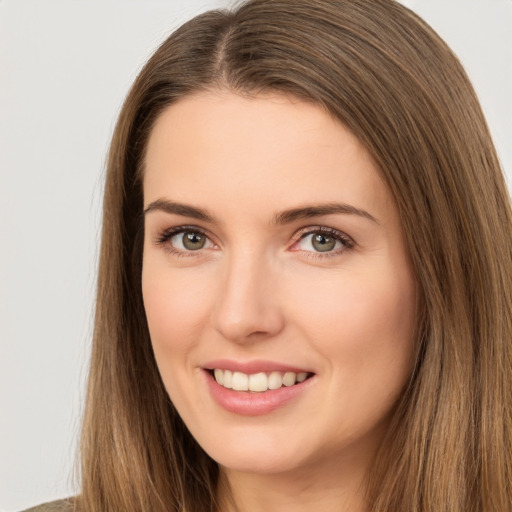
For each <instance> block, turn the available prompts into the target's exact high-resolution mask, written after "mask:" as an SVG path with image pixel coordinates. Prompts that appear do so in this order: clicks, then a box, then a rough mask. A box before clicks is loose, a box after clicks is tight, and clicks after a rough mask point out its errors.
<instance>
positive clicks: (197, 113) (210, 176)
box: [144, 92, 390, 210]
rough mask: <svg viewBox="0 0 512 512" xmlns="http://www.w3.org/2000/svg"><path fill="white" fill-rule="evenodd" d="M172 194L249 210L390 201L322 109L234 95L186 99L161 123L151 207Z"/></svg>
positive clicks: (151, 166)
mask: <svg viewBox="0 0 512 512" xmlns="http://www.w3.org/2000/svg"><path fill="white" fill-rule="evenodd" d="M166 196H170V197H171V198H172V199H179V200H180V201H189V202H192V203H194V202H197V200H198V199H200V200H201V202H202V203H203V206H216V207H218V205H219V201H224V202H229V203H235V202H237V201H235V198H236V199H237V200H242V202H241V204H243V205H244V208H245V209H249V207H250V206H252V205H258V206H259V207H260V209H261V208H263V207H268V208H269V209H270V208H275V209H282V208H286V207H293V206H296V205H297V204H301V203H311V202H329V201H332V202H334V201H346V202H354V201H355V202H357V203H358V204H357V206H359V207H364V208H365V209H377V210H382V209H383V208H384V209H385V208H387V206H388V205H389V201H390V194H389V192H388V190H387V187H386V186H385V184H384V183H383V181H382V179H381V176H380V172H379V170H378V168H377V166H376V164H375V163H374V161H373V160H372V158H371V156H370V154H369V153H368V151H366V149H365V148H364V147H363V146H362V144H361V143H360V142H359V141H358V139H357V138H356V137H354V136H353V135H352V134H351V132H350V131H349V130H348V129H347V128H346V127H345V126H344V125H343V124H341V123H340V122H339V121H337V120H335V119H334V118H333V117H332V116H331V115H329V114H328V113H327V112H326V111H325V110H324V109H322V108H321V107H320V106H318V105H316V104H313V103H308V102H304V101H301V100H298V99H296V98H293V97H288V96H284V95H279V94H266V95H260V96H256V97H250V98H248V97H243V96H240V95H237V94H234V93H231V92H201V93H198V94H195V95H191V96H188V97H185V98H183V99H181V100H179V101H178V102H177V103H175V104H173V105H171V106H169V107H168V108H167V109H166V110H165V111H164V112H163V113H162V114H161V115H160V117H159V118H158V119H157V121H156V123H155V126H154V128H153V130H152V133H151V135H150V138H149V142H148V147H147V152H146V158H145V169H144V200H145V204H148V203H149V202H151V201H154V200H156V199H159V198H161V197H166ZM176 196H179V197H176ZM204 203H207V204H204ZM223 206H226V205H223Z"/></svg>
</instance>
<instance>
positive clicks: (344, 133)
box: [55, 0, 512, 512]
mask: <svg viewBox="0 0 512 512" xmlns="http://www.w3.org/2000/svg"><path fill="white" fill-rule="evenodd" d="M511 238H512V214H511V209H510V201H509V198H508V195H507V191H506V187H505V183H504V180H503V176H502V173H501V171H500V166H499V162H498V160H497V157H496V154H495V150H494V147H493V145H492V142H491V139H490V136H489V133H488V129H487V126H486V123H485V120H484V118H483V115H482V113H481V110H480V107H479V105H478V101H477V99H476V97H475V94H474V92H473V89H472V88H471V85H470V84H469V81H468V79H467V77H466V75H465V73H464V71H463V70H462V68H461V66H460V64H459V63H458V61H457V59H456V58H455V57H454V55H453V54H452V53H451V52H450V50H449V49H448V48H447V47H446V45H445V44H444V43H443V42H442V41H441V40H440V39H439V37H438V36H437V35H436V34H434V33H433V31H432V30H431V29H430V28H429V27H428V26H427V25H426V24H425V23H423V22H422V21H421V20H420V19H418V18H417V17H416V16H415V15H414V14H412V13H411V12H410V11H408V10H407V9H406V8H404V7H403V6H401V5H399V4H397V3H395V2H394V1H392V0H376V1H371V2H370V1H368V0H351V1H327V0H315V1H310V0H307V1H306V0H294V1H293V2H283V1H278V0H253V1H249V2H247V3H244V4H242V5H241V6H240V7H239V8H237V9H236V10H234V11H233V12H210V13H206V14H203V15H200V16H198V17H197V18H195V19H194V20H192V21H190V22H188V23H187V24H185V25H184V26H182V27H181V28H180V29H178V30H177V31H176V32H175V33H174V34H173V35H171V37H170V38H169V39H168V40H167V41H165V42H164V43H163V45H162V46H161V47H160V48H159V49H158V50H157V52H156V53H155V55H154V56H153V57H152V58H151V59H150V61H149V62H148V63H147V65H146V66H145V68H144V69H143V70H142V72H141V73H140V75H139V77H138V78H137V80H136V82H135V84H134V86H133V88H132V90H131V92H130V94H129V96H128V98H127V100H126V102H125V105H124V107H123V110H122V112H121V114H120V118H119V121H118V124H117V127H116V131H115V133H114V137H113V141H112V146H111V150H110V157H109V163H108V174H107V182H106V189H105V199H104V222H103V236H102V251H101V260H100V269H99V285H98V300H97V310H96V323H95V334H94V347H93V355H92V362H91V372H90V376H89V388H88V396H87V406H86V412H85V419H84V426H83V436H82V446H81V456H82V493H81V495H80V496H79V497H78V498H76V499H75V500H74V501H72V502H71V501H70V502H64V503H62V502H61V503H59V504H57V505H55V506H58V507H61V509H63V510H67V509H68V508H69V509H70V510H72V509H73V508H74V509H76V510H83V511H87V512H92V511H100V510H101V511H118V510H147V511H156V510H162V511H163V510H176V511H178V510H180V511H194V512H195V511H202V510H204V511H222V512H224V511H225V512H231V511H235V510H240V511H245V510H250V511H259V510H288V509H291V507H294V509H296V510H323V511H330V510H350V511H358V512H360V511H381V512H382V511H391V510H392V511H402V510H403V511H411V510H414V511H418V512H419V511H422V512H426V511H434V510H435V511H436V512H444V511H446V512H448V511H450V512H454V511H460V512H462V511H464V512H466V511H469V510H471V511H481V512H483V511H485V512H491V511H493V512H498V511H499V512H503V511H506V510H511V509H512V486H511V485H510V482H512V464H511V462H510V461H511V460H512V433H511V426H512V418H511V414H512V408H511V404H512V382H511V379H512V372H511V370H512V359H511V350H512V308H511V304H512V264H511V262H512V258H511V256H512V254H511V248H510V240H511Z"/></svg>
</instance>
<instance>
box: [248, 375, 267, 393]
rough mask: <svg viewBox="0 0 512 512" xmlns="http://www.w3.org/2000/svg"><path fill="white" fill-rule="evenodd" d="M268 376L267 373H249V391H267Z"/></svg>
mask: <svg viewBox="0 0 512 512" xmlns="http://www.w3.org/2000/svg"><path fill="white" fill-rule="evenodd" d="M267 389H268V378H267V375H266V374H265V373H254V374H252V375H249V391H267Z"/></svg>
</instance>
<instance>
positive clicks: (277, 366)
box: [203, 359, 311, 375]
mask: <svg viewBox="0 0 512 512" xmlns="http://www.w3.org/2000/svg"><path fill="white" fill-rule="evenodd" d="M203 368H205V369H206V370H214V369H215V368H219V369H221V370H231V371H232V372H242V373H246V374H248V375H250V374H254V373H260V372H295V373H301V372H307V373H311V372H310V370H307V369H304V368H299V367H297V366H290V365H287V364H281V363H277V362H274V361H264V360H253V361H245V362H244V361H232V360H230V359H216V360H215V361H209V362H208V363H206V364H205V365H204V366H203Z"/></svg>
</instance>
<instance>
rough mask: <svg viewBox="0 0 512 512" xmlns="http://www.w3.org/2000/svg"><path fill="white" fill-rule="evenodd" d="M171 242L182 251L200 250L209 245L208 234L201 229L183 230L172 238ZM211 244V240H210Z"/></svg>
mask: <svg viewBox="0 0 512 512" xmlns="http://www.w3.org/2000/svg"><path fill="white" fill-rule="evenodd" d="M170 242H171V244H172V245H173V247H175V248H176V249H179V250H181V251H198V250H199V249H204V248H205V247H206V246H208V242H210V240H208V238H207V236H206V235H205V234H204V233H200V232H199V231H183V232H181V233H178V234H176V235H174V236H172V237H171V238H170ZM210 244H211V242H210Z"/></svg>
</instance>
